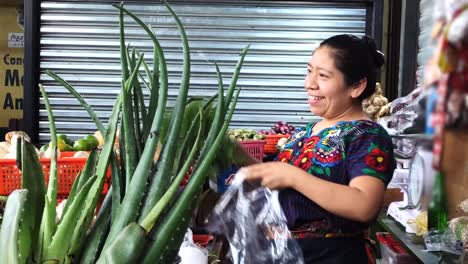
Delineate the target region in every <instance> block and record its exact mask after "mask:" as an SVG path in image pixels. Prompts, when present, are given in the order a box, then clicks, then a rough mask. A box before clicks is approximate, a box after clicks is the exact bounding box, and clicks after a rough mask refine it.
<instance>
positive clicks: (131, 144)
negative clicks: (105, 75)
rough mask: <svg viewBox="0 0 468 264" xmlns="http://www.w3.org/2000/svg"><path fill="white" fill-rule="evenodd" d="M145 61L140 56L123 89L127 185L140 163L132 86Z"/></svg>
mask: <svg viewBox="0 0 468 264" xmlns="http://www.w3.org/2000/svg"><path fill="white" fill-rule="evenodd" d="M142 61H143V55H142V56H141V57H140V58H139V60H138V63H137V65H136V66H135V69H134V70H133V72H132V74H131V75H130V76H129V77H128V79H127V80H126V81H125V84H124V89H123V91H122V95H123V97H122V123H123V125H124V127H125V129H124V130H123V136H124V142H125V173H126V175H125V176H126V177H125V186H126V187H128V185H129V184H130V180H131V177H132V175H133V172H134V171H135V168H136V166H137V164H138V152H137V147H136V146H137V141H136V137H135V130H134V128H135V120H134V118H133V107H132V104H133V102H132V87H133V84H134V83H135V81H136V80H137V76H138V70H139V68H140V66H141V63H142Z"/></svg>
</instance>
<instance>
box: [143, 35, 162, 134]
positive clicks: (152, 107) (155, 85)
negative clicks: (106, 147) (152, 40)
mask: <svg viewBox="0 0 468 264" xmlns="http://www.w3.org/2000/svg"><path fill="white" fill-rule="evenodd" d="M151 32H152V34H153V35H155V34H154V31H152V30H151ZM153 46H154V47H153V75H152V76H151V75H149V74H148V71H147V74H148V78H149V79H152V80H151V94H150V101H149V104H148V117H147V119H148V122H147V123H149V122H151V120H153V118H154V113H155V112H156V109H157V108H158V102H159V101H158V97H159V95H158V91H159V88H160V84H162V82H163V81H164V80H162V79H161V83H160V80H159V78H160V76H163V72H162V70H163V69H162V68H160V59H159V57H158V56H159V53H158V48H157V46H156V45H153ZM160 71H161V72H160ZM148 134H149V130H145V131H144V133H143V138H144V139H145V140H146V138H148Z"/></svg>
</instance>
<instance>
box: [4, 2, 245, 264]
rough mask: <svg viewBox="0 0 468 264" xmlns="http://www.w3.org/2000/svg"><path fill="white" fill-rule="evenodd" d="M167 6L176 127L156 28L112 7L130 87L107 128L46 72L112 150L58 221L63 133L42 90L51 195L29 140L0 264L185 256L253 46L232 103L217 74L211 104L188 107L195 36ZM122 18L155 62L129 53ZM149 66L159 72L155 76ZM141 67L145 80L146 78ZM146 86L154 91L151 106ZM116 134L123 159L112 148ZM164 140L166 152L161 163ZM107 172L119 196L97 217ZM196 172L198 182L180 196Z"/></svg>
mask: <svg viewBox="0 0 468 264" xmlns="http://www.w3.org/2000/svg"><path fill="white" fill-rule="evenodd" d="M163 3H164V5H165V6H166V7H167V9H168V10H169V12H170V13H171V14H172V16H173V17H174V19H175V21H176V23H177V25H178V28H179V31H180V35H181V39H182V44H183V54H184V62H183V76H182V79H181V83H180V89H179V96H178V101H177V103H176V106H175V107H174V109H173V110H172V112H171V114H170V115H169V116H170V119H167V118H166V119H165V117H167V116H168V112H167V105H166V101H167V90H168V74H167V68H166V61H165V57H164V52H163V50H162V48H161V46H160V44H159V41H158V39H157V37H156V36H155V34H154V33H153V30H152V29H151V28H150V27H148V26H147V25H145V24H144V23H143V22H142V21H141V20H140V19H139V18H138V17H137V16H135V15H134V14H133V13H132V12H130V11H129V10H127V9H125V8H124V7H123V4H120V5H114V6H115V7H116V8H117V9H118V10H119V18H120V52H121V53H120V54H121V65H122V89H121V91H120V94H119V95H118V97H117V99H116V101H115V105H114V107H113V110H112V114H111V116H110V118H109V121H108V123H107V126H104V125H103V123H102V122H101V121H100V120H99V119H98V118H97V116H96V114H95V113H94V111H93V109H92V108H91V107H90V106H89V105H88V104H87V103H86V101H85V100H84V99H83V98H82V97H81V96H80V94H78V93H77V92H76V90H75V89H74V88H73V87H72V86H71V85H70V84H69V83H67V82H66V81H65V80H63V79H62V78H61V77H59V76H58V75H56V74H55V73H53V72H51V71H46V73H47V74H48V75H49V76H51V77H52V78H53V79H55V80H56V81H58V82H59V83H61V84H62V85H63V86H64V87H66V88H67V89H68V90H69V91H70V93H71V94H73V95H74V96H75V97H76V98H77V99H78V100H79V101H80V102H81V104H82V106H83V107H84V108H85V109H86V110H87V111H88V113H89V115H90V117H91V118H92V119H93V121H94V122H95V124H96V126H97V128H98V129H99V131H100V132H101V134H102V135H103V136H104V139H105V143H104V145H103V146H102V149H100V150H97V149H95V150H93V151H92V152H91V153H90V156H89V158H88V160H87V163H86V165H85V167H84V169H83V171H82V172H81V173H80V175H78V177H77V179H76V180H75V182H74V184H73V187H72V190H71V192H70V195H69V197H68V199H67V201H66V205H65V207H64V210H63V215H62V217H61V219H60V220H59V221H58V222H57V223H56V220H55V219H56V210H55V208H56V205H57V202H56V198H57V158H56V151H55V150H56V149H57V135H56V129H55V124H54V117H53V114H52V109H51V106H50V104H49V100H48V97H47V93H46V92H45V90H44V88H43V87H42V86H41V85H40V90H41V92H42V96H43V98H44V102H45V105H46V108H47V111H48V118H49V124H50V133H51V146H50V147H51V148H52V158H51V168H50V177H49V182H48V186H47V188H46V185H45V183H44V180H43V179H44V175H43V171H42V167H41V165H40V163H39V159H38V157H37V154H36V152H35V150H34V147H33V145H32V144H31V143H29V142H27V141H26V140H25V139H22V140H21V142H20V144H18V146H19V151H18V155H17V163H18V165H19V167H20V169H21V171H22V189H21V190H16V191H14V192H13V193H12V194H11V195H10V196H9V198H8V200H7V205H6V208H5V213H4V218H3V222H2V226H1V229H0V263H169V262H170V261H171V260H172V259H174V258H175V257H176V256H177V252H178V249H179V247H180V244H181V242H182V239H183V237H184V234H185V232H186V230H187V227H188V225H189V220H190V218H191V215H192V213H193V210H194V208H195V206H196V201H197V197H198V196H199V195H200V193H201V191H202V186H203V184H204V183H205V181H206V179H207V175H208V174H209V173H208V171H209V170H210V168H211V166H212V165H213V161H214V159H215V156H216V154H217V152H218V150H219V148H220V145H221V143H222V141H223V139H224V138H225V133H226V130H227V128H228V126H229V123H230V120H231V117H232V115H233V112H234V109H235V106H236V102H237V98H238V96H239V92H240V90H239V89H237V92H236V82H237V79H238V77H239V73H240V70H241V66H242V63H243V60H244V57H245V55H246V53H247V50H248V46H247V47H246V48H245V49H244V50H243V51H242V53H241V57H240V59H239V62H238V64H237V66H236V69H235V71H234V74H233V76H232V80H231V83H230V86H229V88H228V90H227V92H226V95H225V92H224V90H223V83H222V77H221V74H220V71H219V68H218V67H217V66H216V69H217V75H218V83H219V85H218V92H217V95H214V96H213V97H212V98H210V99H209V100H207V101H206V102H205V101H204V102H202V103H200V102H198V103H197V102H193V101H192V102H189V101H190V100H188V99H187V97H188V96H187V95H188V90H189V86H190V82H189V80H190V51H189V46H188V40H187V36H186V34H185V30H184V27H183V25H182V23H181V22H180V20H179V18H178V17H177V15H176V14H175V13H174V12H173V10H172V9H171V7H170V6H169V5H168V4H167V3H166V2H165V1H163ZM124 16H128V17H130V18H131V19H133V20H134V21H136V22H137V23H138V24H139V25H140V26H141V27H142V28H143V29H144V30H145V31H146V32H147V34H148V36H149V38H151V40H152V42H153V44H154V57H153V61H152V64H147V62H146V61H145V60H144V59H143V56H144V54H142V53H139V52H137V51H136V50H130V48H129V47H126V45H125V30H124V29H125V26H124ZM148 65H153V67H152V69H151V68H150V67H149V66H148ZM140 69H144V72H145V73H146V76H142V74H140ZM144 77H146V78H144ZM142 84H144V85H143V86H146V88H147V89H148V90H149V95H150V96H149V104H148V105H146V104H145V100H144V98H143V92H142ZM165 120H166V121H165ZM165 123H168V124H167V125H166V127H167V129H164V127H165ZM182 127H184V128H185V129H181V128H182ZM118 128H120V131H121V136H120V146H121V151H120V156H119V157H117V154H116V152H115V150H114V140H115V137H116V131H117V129H118ZM163 130H166V131H163ZM161 142H163V144H162V149H161V153H160V155H159V157H158V158H157V159H155V152H156V149H157V146H158V144H160V143H161ZM108 167H110V168H111V170H112V186H111V191H109V193H108V195H107V196H106V197H105V199H104V202H103V204H102V207H100V210H97V209H96V208H97V207H98V202H99V199H100V195H101V191H102V188H103V184H104V181H105V177H106V173H107V170H108ZM189 168H191V171H192V174H191V177H190V180H189V181H188V184H187V185H186V186H185V188H184V189H183V191H182V192H180V193H178V190H179V185H180V182H181V181H182V179H183V178H184V176H185V175H186V173H187V171H188V170H189ZM176 194H177V195H176ZM95 215H97V217H95ZM94 218H95V219H94Z"/></svg>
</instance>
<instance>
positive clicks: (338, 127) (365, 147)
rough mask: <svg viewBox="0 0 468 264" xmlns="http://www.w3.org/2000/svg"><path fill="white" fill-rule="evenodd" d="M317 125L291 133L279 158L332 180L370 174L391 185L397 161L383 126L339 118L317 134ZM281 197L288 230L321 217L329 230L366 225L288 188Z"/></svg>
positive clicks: (341, 181)
mask: <svg viewBox="0 0 468 264" xmlns="http://www.w3.org/2000/svg"><path fill="white" fill-rule="evenodd" d="M314 125H315V123H310V124H308V125H307V126H306V127H304V128H302V129H301V130H299V131H298V132H296V133H295V134H293V135H292V136H291V137H290V138H289V139H288V141H287V143H286V145H285V147H284V150H283V151H282V152H280V153H279V154H278V156H277V158H276V160H277V161H281V162H288V163H289V164H292V165H294V166H296V167H299V168H301V169H303V170H305V171H307V172H308V173H310V174H312V175H314V176H316V177H319V178H321V179H324V180H327V181H331V182H334V183H339V184H344V185H348V184H349V182H350V181H351V180H352V179H354V178H356V177H359V176H362V175H368V176H372V177H376V178H378V179H380V180H382V181H383V182H384V183H385V186H387V185H388V183H389V182H390V180H391V178H392V176H393V171H394V169H395V166H396V163H395V159H394V157H393V146H392V140H391V138H390V136H389V135H388V134H387V132H386V131H385V129H384V128H383V127H381V126H380V125H379V124H377V123H376V122H373V121H368V120H356V121H341V122H338V123H337V124H335V125H334V126H333V127H329V128H325V129H323V130H321V131H319V132H318V133H317V134H315V135H313V134H312V128H313V127H314ZM279 198H280V203H281V206H282V208H283V211H284V213H285V215H286V218H287V221H288V226H289V227H290V228H297V227H299V226H302V225H305V224H308V223H310V222H313V221H317V220H321V221H326V222H327V226H328V228H327V230H328V232H357V231H361V230H363V229H365V228H366V227H367V225H366V224H364V223H360V222H356V221H353V220H349V219H345V218H343V217H340V216H337V215H334V214H332V213H330V212H328V211H326V210H324V209H323V208H321V207H320V206H318V205H317V204H316V203H314V202H313V201H311V200H310V199H308V198H307V197H306V196H304V195H303V194H301V193H299V192H297V191H295V190H293V189H290V188H289V189H285V190H282V191H280V196H279ZM356 203H359V201H356Z"/></svg>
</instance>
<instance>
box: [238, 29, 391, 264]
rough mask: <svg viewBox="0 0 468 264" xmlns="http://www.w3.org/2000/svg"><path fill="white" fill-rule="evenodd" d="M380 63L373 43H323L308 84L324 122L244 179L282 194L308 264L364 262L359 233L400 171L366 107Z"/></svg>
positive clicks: (341, 39)
mask: <svg viewBox="0 0 468 264" xmlns="http://www.w3.org/2000/svg"><path fill="white" fill-rule="evenodd" d="M383 63H384V57H383V54H382V53H380V52H379V51H378V50H377V49H376V47H375V43H374V41H373V40H372V39H370V38H368V37H363V38H362V39H360V38H357V37H355V36H352V35H337V36H334V37H331V38H329V39H327V40H325V41H323V42H322V43H321V44H320V46H319V47H318V48H317V49H316V50H315V51H314V53H313V55H312V58H311V59H310V61H309V63H308V64H307V76H306V78H305V83H304V87H305V89H306V91H307V95H308V103H309V106H310V110H311V111H312V113H314V114H315V115H317V116H320V117H322V119H321V120H320V121H318V122H314V123H310V124H309V125H307V126H306V127H305V128H303V129H302V130H301V131H299V132H297V133H296V134H294V135H292V136H291V137H290V138H289V140H288V142H287V143H286V146H285V148H284V150H283V151H282V152H281V153H280V154H279V155H278V157H277V159H276V160H277V161H274V162H266V163H258V164H255V165H251V166H248V167H245V173H246V179H247V180H259V181H261V184H262V185H263V186H265V187H268V188H270V189H280V203H281V205H282V207H283V211H284V213H285V215H286V218H287V220H288V226H289V228H290V230H291V233H292V235H293V237H294V238H296V239H297V241H298V243H299V245H300V247H301V248H302V251H303V253H304V260H305V262H306V263H367V258H366V252H365V244H364V239H363V234H362V232H363V231H364V230H365V229H366V228H367V227H368V225H369V223H370V222H371V221H372V220H374V219H375V218H376V217H377V214H378V212H379V209H380V205H381V203H382V200H383V196H384V192H385V189H386V186H387V184H388V183H389V182H390V180H391V177H392V174H393V170H394V168H395V160H394V158H393V147H392V142H391V138H390V137H389V136H388V134H387V133H386V132H385V130H384V129H383V128H382V127H381V126H380V125H378V124H377V123H375V122H373V121H371V120H370V119H369V117H368V116H366V114H365V113H364V112H363V110H362V106H361V103H362V100H363V99H365V98H366V97H369V96H370V95H372V93H373V92H374V90H375V82H376V74H377V72H378V70H379V68H380V67H381V66H382V65H383Z"/></svg>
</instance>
